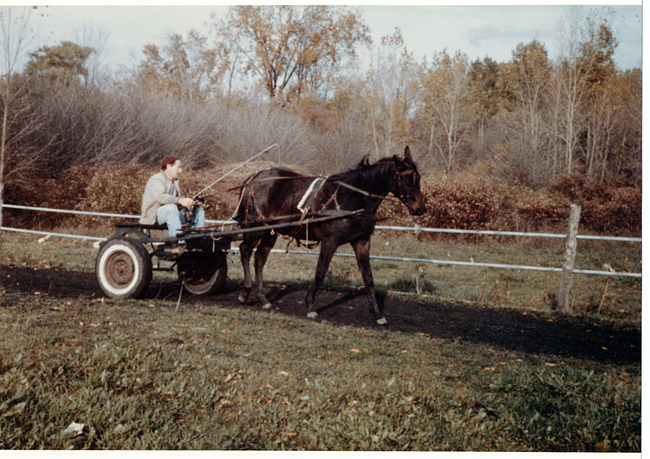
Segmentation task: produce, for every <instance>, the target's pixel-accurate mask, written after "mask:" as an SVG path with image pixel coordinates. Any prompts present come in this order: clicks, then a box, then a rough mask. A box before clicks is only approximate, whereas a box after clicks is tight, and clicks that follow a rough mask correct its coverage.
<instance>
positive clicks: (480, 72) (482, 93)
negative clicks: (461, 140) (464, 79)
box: [468, 57, 511, 149]
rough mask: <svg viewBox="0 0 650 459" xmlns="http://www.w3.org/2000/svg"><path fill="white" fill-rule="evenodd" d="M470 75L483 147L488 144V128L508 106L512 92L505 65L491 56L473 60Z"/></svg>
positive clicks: (480, 144) (475, 120)
mask: <svg viewBox="0 0 650 459" xmlns="http://www.w3.org/2000/svg"><path fill="white" fill-rule="evenodd" d="M468 77H469V86H470V92H471V99H472V111H473V112H474V122H475V123H476V125H475V126H476V138H477V147H478V148H479V149H483V148H484V147H485V146H486V130H487V129H488V127H489V126H490V124H491V123H492V122H493V121H494V120H495V118H496V116H497V114H498V113H499V112H500V111H501V110H503V109H506V108H507V106H508V103H509V101H510V95H511V94H510V92H509V91H508V86H507V84H506V82H505V76H504V65H503V64H499V63H498V62H497V61H495V60H494V59H492V58H490V57H486V58H484V59H483V60H479V59H477V60H476V61H474V62H472V64H471V65H470V69H469V73H468Z"/></svg>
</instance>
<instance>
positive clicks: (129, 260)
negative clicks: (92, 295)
mask: <svg viewBox="0 0 650 459" xmlns="http://www.w3.org/2000/svg"><path fill="white" fill-rule="evenodd" d="M152 271H153V269H152V265H151V257H150V256H149V253H148V252H147V249H146V248H145V247H144V245H142V243H141V242H140V241H138V240H136V239H133V238H129V237H119V238H114V239H109V240H108V241H107V242H106V243H105V244H103V245H102V246H101V248H100V249H99V253H98V254H97V260H96V262H95V276H96V277H97V283H98V284H99V288H100V289H101V290H102V292H104V294H105V295H106V296H108V297H109V298H115V299H125V298H136V297H138V296H140V295H141V294H142V293H143V292H144V291H145V290H146V289H147V287H149V284H150V283H151V275H152Z"/></svg>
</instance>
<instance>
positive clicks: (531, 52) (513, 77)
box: [494, 40, 552, 186]
mask: <svg viewBox="0 0 650 459" xmlns="http://www.w3.org/2000/svg"><path fill="white" fill-rule="evenodd" d="M551 71H552V64H551V62H550V61H549V59H548V53H547V51H546V47H545V46H544V45H543V44H541V43H540V42H538V41H537V40H533V41H532V42H530V43H527V44H524V43H520V44H519V45H517V47H516V49H515V50H514V51H513V53H512V60H511V61H510V62H509V63H508V66H507V68H506V81H507V84H508V87H509V88H508V90H509V91H510V92H511V93H512V99H511V104H510V105H511V106H510V107H509V110H508V111H507V113H506V114H504V115H503V119H502V121H503V122H504V123H503V126H502V129H503V133H502V140H501V141H500V142H499V143H498V144H497V145H496V146H495V147H494V150H495V156H494V158H495V160H496V164H498V165H499V167H501V169H502V172H503V173H505V174H506V175H507V176H509V177H510V178H512V179H515V180H517V181H519V182H520V183H523V184H525V185H531V186H538V185H540V184H542V183H544V181H545V180H548V179H549V178H550V177H551V174H552V172H551V162H552V161H551V159H550V158H549V155H548V153H549V144H550V140H549V134H548V130H547V117H548V115H547V113H548V112H547V111H548V84H549V78H550V76H551Z"/></svg>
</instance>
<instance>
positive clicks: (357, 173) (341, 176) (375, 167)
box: [331, 155, 399, 182]
mask: <svg viewBox="0 0 650 459" xmlns="http://www.w3.org/2000/svg"><path fill="white" fill-rule="evenodd" d="M398 160H399V158H398V157H397V156H389V157H385V158H381V159H379V160H378V161H377V162H375V163H371V162H370V155H365V156H364V157H363V158H361V161H359V163H358V164H357V165H356V166H355V167H352V168H350V169H348V170H346V171H343V172H339V173H338V174H334V175H332V176H331V179H332V180H335V181H336V180H340V181H342V182H350V181H356V180H355V179H357V180H361V181H367V180H369V179H371V178H372V176H373V175H374V174H378V173H383V172H384V171H385V168H386V167H394V166H395V165H396V162H397V161H398Z"/></svg>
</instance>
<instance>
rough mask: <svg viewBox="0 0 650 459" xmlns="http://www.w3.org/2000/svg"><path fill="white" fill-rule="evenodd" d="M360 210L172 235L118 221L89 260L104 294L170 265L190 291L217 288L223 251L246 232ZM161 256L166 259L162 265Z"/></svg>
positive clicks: (118, 293)
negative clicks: (93, 266) (92, 258)
mask: <svg viewBox="0 0 650 459" xmlns="http://www.w3.org/2000/svg"><path fill="white" fill-rule="evenodd" d="M359 212H360V211H355V212H348V211H334V212H327V213H322V214H315V215H311V216H307V217H306V216H304V215H293V216H286V217H277V218H273V219H267V220H258V221H256V222H254V223H251V224H247V225H246V226H239V225H238V224H237V222H233V223H232V224H230V223H228V224H221V225H211V226H205V227H200V228H183V229H182V232H181V233H180V234H179V235H178V236H177V237H156V236H155V232H156V231H162V230H164V231H165V232H166V226H161V225H141V224H139V223H119V224H117V225H115V233H114V234H113V235H112V236H111V237H110V238H108V239H107V240H105V241H103V242H102V244H101V245H100V248H99V253H98V254H97V259H96V262H95V275H96V277H97V282H98V284H99V287H100V288H101V290H102V292H104V294H105V295H106V296H108V297H110V298H116V299H122V298H134V297H138V296H140V295H142V294H143V293H144V292H145V291H146V290H147V288H148V287H149V284H150V283H151V279H152V275H153V272H154V271H173V270H174V269H176V271H177V273H178V279H179V281H180V282H181V285H182V287H183V288H185V290H187V291H188V292H190V293H192V294H195V295H208V294H211V293H216V292H218V291H219V290H220V289H222V287H223V285H224V283H225V281H226V278H227V277H228V264H227V258H226V255H227V254H228V252H229V251H230V250H231V246H232V243H233V242H235V241H240V240H242V239H243V237H244V235H245V234H246V233H253V232H260V231H272V230H285V229H289V228H292V227H295V228H296V230H299V229H300V227H301V226H306V225H310V224H316V223H321V222H325V221H330V220H336V219H339V218H346V217H349V216H351V215H354V214H356V213H359ZM161 261H167V262H171V265H169V264H167V266H162V264H161Z"/></svg>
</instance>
